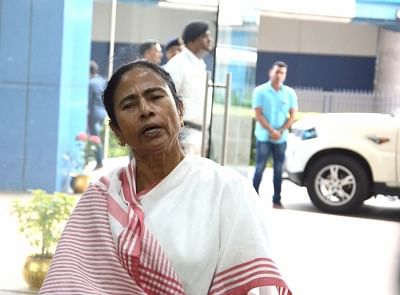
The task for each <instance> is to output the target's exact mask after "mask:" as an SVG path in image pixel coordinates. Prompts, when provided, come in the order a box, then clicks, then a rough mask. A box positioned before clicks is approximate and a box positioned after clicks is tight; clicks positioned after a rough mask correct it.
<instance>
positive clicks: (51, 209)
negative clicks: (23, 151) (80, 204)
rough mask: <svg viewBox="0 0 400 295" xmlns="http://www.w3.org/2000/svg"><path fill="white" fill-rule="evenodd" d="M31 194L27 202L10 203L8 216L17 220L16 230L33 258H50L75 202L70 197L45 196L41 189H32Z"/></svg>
mask: <svg viewBox="0 0 400 295" xmlns="http://www.w3.org/2000/svg"><path fill="white" fill-rule="evenodd" d="M32 195H33V196H32V198H30V199H29V200H27V201H23V200H16V201H14V202H13V204H12V213H13V214H15V215H16V216H17V218H18V222H19V231H20V232H21V233H22V234H23V235H24V236H25V238H26V239H27V240H28V242H29V244H30V245H31V246H32V248H33V249H34V251H35V252H34V256H37V257H41V258H47V257H51V256H52V254H53V253H54V250H55V247H56V245H57V242H58V240H59V239H60V237H61V233H62V230H63V228H64V225H65V222H66V220H67V219H68V218H69V216H70V215H71V212H72V209H73V208H74V206H75V203H76V199H75V197H74V196H71V195H67V194H63V193H54V194H48V193H46V192H45V191H43V190H34V191H32Z"/></svg>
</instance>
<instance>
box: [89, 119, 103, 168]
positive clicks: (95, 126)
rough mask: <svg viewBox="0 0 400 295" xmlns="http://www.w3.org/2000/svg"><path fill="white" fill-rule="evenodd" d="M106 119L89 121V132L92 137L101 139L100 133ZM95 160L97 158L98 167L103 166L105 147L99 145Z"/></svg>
mask: <svg viewBox="0 0 400 295" xmlns="http://www.w3.org/2000/svg"><path fill="white" fill-rule="evenodd" d="M103 122H104V119H101V120H95V119H91V118H89V121H88V132H89V134H90V135H96V136H98V137H100V131H101V128H102V127H103ZM95 158H96V164H97V165H96V166H103V146H102V144H99V145H98V147H97V149H96V151H95Z"/></svg>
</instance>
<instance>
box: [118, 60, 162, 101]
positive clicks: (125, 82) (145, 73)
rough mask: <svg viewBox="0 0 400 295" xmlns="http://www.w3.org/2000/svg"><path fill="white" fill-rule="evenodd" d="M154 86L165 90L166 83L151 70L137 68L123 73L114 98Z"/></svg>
mask: <svg viewBox="0 0 400 295" xmlns="http://www.w3.org/2000/svg"><path fill="white" fill-rule="evenodd" d="M154 86H161V87H163V88H167V83H166V82H165V81H164V79H163V78H162V77H161V76H160V75H159V74H158V73H156V72H155V71H153V70H152V69H149V68H146V67H137V68H134V69H131V70H129V71H127V72H125V73H124V74H123V75H122V76H121V79H120V81H119V83H118V85H117V87H116V89H115V96H116V97H117V96H119V95H120V94H122V93H125V92H127V91H130V92H132V91H139V90H140V91H143V90H145V89H147V88H149V87H154ZM121 92H122V93H121Z"/></svg>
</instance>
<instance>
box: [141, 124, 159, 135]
mask: <svg viewBox="0 0 400 295" xmlns="http://www.w3.org/2000/svg"><path fill="white" fill-rule="evenodd" d="M160 131H161V126H158V125H151V126H147V127H145V128H143V131H142V134H143V135H144V136H148V137H153V136H156V135H158V134H159V133H160Z"/></svg>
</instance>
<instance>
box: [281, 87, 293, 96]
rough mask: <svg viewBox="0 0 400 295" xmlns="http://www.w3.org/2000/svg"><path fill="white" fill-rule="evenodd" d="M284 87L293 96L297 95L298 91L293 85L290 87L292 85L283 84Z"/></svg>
mask: <svg viewBox="0 0 400 295" xmlns="http://www.w3.org/2000/svg"><path fill="white" fill-rule="evenodd" d="M283 89H284V91H285V92H286V93H288V94H289V95H291V96H293V95H296V91H295V90H294V89H293V88H292V87H290V86H287V85H283Z"/></svg>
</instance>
